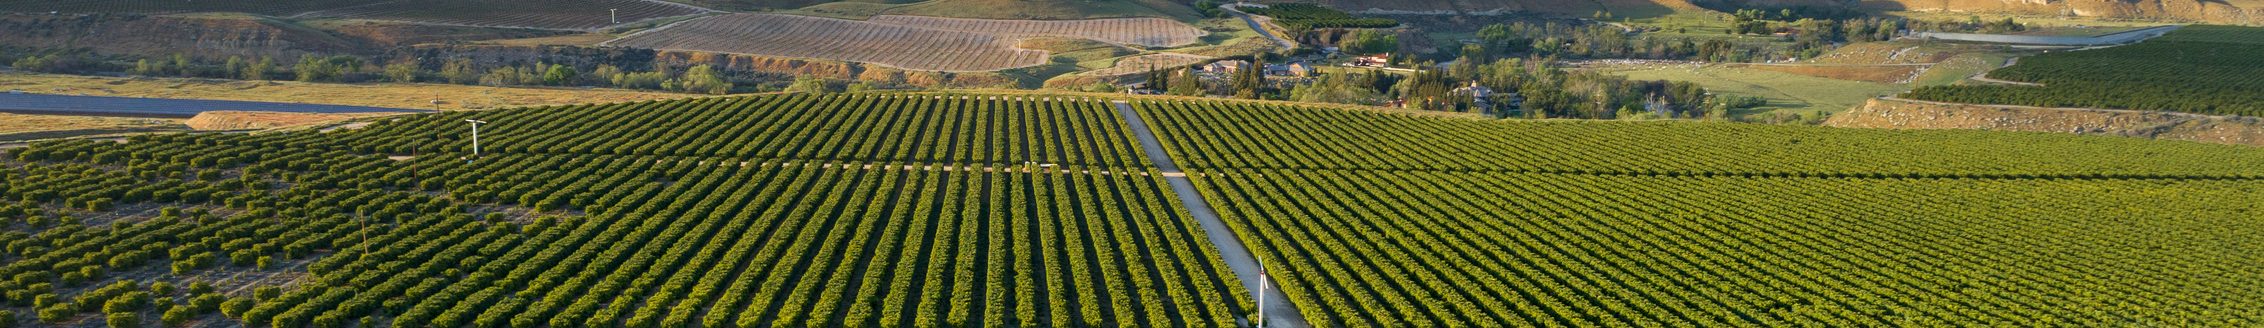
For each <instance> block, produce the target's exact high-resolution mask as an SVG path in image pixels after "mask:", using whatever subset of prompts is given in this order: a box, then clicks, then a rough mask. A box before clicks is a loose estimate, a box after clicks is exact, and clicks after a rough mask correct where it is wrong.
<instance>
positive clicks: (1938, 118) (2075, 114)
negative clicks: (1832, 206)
mask: <svg viewBox="0 0 2264 328" xmlns="http://www.w3.org/2000/svg"><path fill="white" fill-rule="evenodd" d="M1824 125H1825V126H1833V127H1845V128H1876V129H1963V130H1993V131H2030V132H2057V133H2073V134H2090V135H2112V136H2124V137H2134V138H2150V139H2167V140H2186V141H2198V142H2206V143H2220V144H2235V145H2250V146H2264V118H2256V117H2244V116H2210V115H2198V114H2185V113H2170V112H2150V111H2129V110H2104V109H2081V108H2043V107H2027V106H2000V105H1970V104H1952V103H1939V102H1930V101H1917V100H1907V99H1896V98H1878V99H1871V100H1870V101H1869V102H1866V103H1864V105H1863V106H1860V107H1856V108H1855V109H1853V110H1849V111H1847V112H1843V113H1838V114H1833V115H1832V117H1831V119H1828V120H1825V121H1824Z"/></svg>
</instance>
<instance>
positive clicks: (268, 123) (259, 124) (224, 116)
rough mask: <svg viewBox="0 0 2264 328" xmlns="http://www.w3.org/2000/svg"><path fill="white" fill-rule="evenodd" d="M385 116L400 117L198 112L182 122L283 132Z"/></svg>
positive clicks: (201, 127) (210, 127) (197, 126)
mask: <svg viewBox="0 0 2264 328" xmlns="http://www.w3.org/2000/svg"><path fill="white" fill-rule="evenodd" d="M386 115H399V113H353V114H317V113H278V112H248V111H210V112H203V113H197V116H196V117H191V118H189V120H188V121H186V122H184V124H187V125H188V126H189V128H190V129H195V130H200V131H216V130H254V129H282V128H297V127H309V126H316V125H324V124H329V123H335V122H340V121H345V120H351V119H357V118H364V117H376V116H386Z"/></svg>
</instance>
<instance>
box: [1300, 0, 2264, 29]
mask: <svg viewBox="0 0 2264 328" xmlns="http://www.w3.org/2000/svg"><path fill="white" fill-rule="evenodd" d="M1267 2H1307V3H1320V4H1324V5H1328V6H1331V7H1336V8H1338V9H1344V10H1346V11H1354V12H1366V13H1403V14H1450V13H1461V14H1491V13H1505V12H1527V13H1547V14H1565V15H1577V16H1586V15H1590V14H1593V13H1594V12H1596V11H1599V10H1603V11H1609V12H1612V13H1613V14H1614V15H1616V16H1621V17H1644V16H1650V15H1655V14H1663V13H1665V12H1669V11H1671V10H1680V9H1694V8H1696V6H1693V5H1692V4H1691V3H1692V2H1691V1H1685V0H1433V1H1401V0H1296V1H1267ZM1711 2H1715V3H1723V2H1727V3H1732V4H1730V5H1727V6H1726V7H1748V8H1777V7H1794V6H1818V7H1822V6H1857V7H1859V8H1862V9H1868V10H1878V11H1893V10H1906V11H1947V12H1974V13H2003V14H2019V15H2038V16H2076V17H2091V18H2106V19H2131V20H2162V21H2185V22H2208V23H2226V24H2243V25H2259V24H2264V0H1862V1H1860V2H1855V1H1841V0H1726V1H1724V0H1714V1H1711Z"/></svg>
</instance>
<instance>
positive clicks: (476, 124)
mask: <svg viewBox="0 0 2264 328" xmlns="http://www.w3.org/2000/svg"><path fill="white" fill-rule="evenodd" d="M464 122H471V123H472V157H480V124H487V121H481V120H469V119H467V120H464Z"/></svg>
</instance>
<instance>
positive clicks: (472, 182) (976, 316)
mask: <svg viewBox="0 0 2264 328" xmlns="http://www.w3.org/2000/svg"><path fill="white" fill-rule="evenodd" d="M465 120H478V121H483V122H488V123H487V125H484V126H482V127H481V135H480V137H479V138H480V139H479V140H478V141H479V146H478V148H474V147H473V146H472V145H471V144H472V141H473V140H470V138H471V137H470V136H469V133H467V132H468V131H466V130H467V126H466V124H467V123H466V122H465ZM475 152H477V154H478V155H474V153H475ZM6 155H7V156H5V157H0V168H5V169H4V170H0V197H4V199H10V200H11V201H9V202H0V218H5V219H6V221H5V222H0V223H5V224H4V225H0V229H4V230H6V231H5V233H0V244H5V245H8V251H9V252H8V253H7V255H8V256H5V257H0V275H4V276H8V277H13V278H12V279H9V280H6V281H0V292H5V295H11V296H9V299H10V300H11V301H12V302H6V303H0V309H4V310H7V311H12V312H13V313H37V315H36V316H34V315H23V314H19V315H16V316H14V317H12V318H9V319H11V320H16V321H17V322H15V324H16V325H17V326H95V325H99V324H100V323H107V324H109V325H127V323H125V322H119V321H121V320H123V321H131V323H133V324H138V325H140V326H154V325H156V324H158V322H159V321H160V320H161V319H159V318H168V319H162V320H164V321H167V322H176V323H179V322H187V321H194V322H201V323H210V324H218V325H236V324H242V325H246V326H283V327H297V326H337V325H341V323H349V322H363V323H369V324H372V325H379V326H388V327H459V326H467V325H472V326H501V325H531V326H540V325H549V326H557V327H564V326H630V327H659V326H668V327H681V326H688V325H693V324H697V325H700V326H703V327H727V326H736V327H765V326H813V327H830V326H907V327H924V326H944V325H949V326H982V325H1006V326H1020V325H1028V326H1054V327H1067V326H1150V327H1166V326H1200V327H1232V326H1238V325H1239V324H1238V323H1237V321H1238V320H1241V318H1249V317H1251V316H1252V315H1253V314H1255V313H1254V312H1255V309H1256V306H1255V305H1256V299H1255V298H1257V297H1258V296H1260V295H1265V297H1268V300H1267V302H1268V303H1266V304H1267V305H1268V306H1269V307H1268V309H1269V310H1268V311H1267V318H1268V320H1300V319H1301V320H1307V321H1309V322H1311V323H1313V324H1315V325H1316V326H1322V327H1333V326H1338V325H1342V326H1356V327H1364V326H1403V325H1404V326H1426V325H1437V326H1466V325H1483V324H1480V323H1508V324H1509V325H1536V326H1538V325H1566V326H1577V325H1594V326H1688V325H1698V326H1734V325H1752V326H1822V325H1850V326H1861V325H1878V326H1889V325H1896V324H1898V323H1930V324H1937V325H1979V324H1986V323H1997V322H2049V323H2059V324H2067V325H2074V326H2097V325H2112V324H2114V323H2132V322H2138V323H2178V324H2189V325H2197V326H2238V325H2241V324H2243V323H2250V322H2256V321H2257V320H2264V313H2260V312H2257V311H2256V310H2255V309H2258V308H2264V307H2259V304H2258V303H2257V302H2258V301H2257V300H2258V299H2259V298H2256V297H2252V296H2256V295H2264V287H2259V286H2258V285H2256V284H2251V283H2248V280H2247V277H2254V276H2257V275H2260V274H2264V267H2258V266H2254V265H2250V264H2253V263H2256V262H2257V261H2259V260H2264V258H2260V257H2264V254H2259V253H2256V252H2249V251H2246V250H2248V249H2254V248H2256V247H2260V246H2264V244H2260V243H2264V240H2259V239H2256V238H2250V237H2252V236H2254V235H2255V234H2256V233H2257V232H2259V231H2264V221H2259V220H2255V219H2254V215H2253V213H2256V212H2257V211H2264V193H2258V192H2256V190H2258V188H2264V170H2260V169H2259V168H2264V150H2260V149H2257V148H2250V147H2236V146H2226V145H2208V144H2199V143H2182V142H2156V141H2150V140H2138V139H2122V138H2103V137H2089V136H2070V135H2054V134H2038V133H1990V132H1974V131H1888V130H1852V129H1832V128H1821V127H1799V126H1769V125H1747V124H1721V123H1697V122H1591V121H1491V120H1478V119H1467V118H1448V117H1432V116H1417V115H1405V114H1404V113H1400V112H1383V111H1364V110H1344V109H1335V108H1318V107H1307V106H1299V105H1283V104H1279V103H1259V102H1234V101H1188V100H1184V99H1164V98H1137V99H1130V100H1129V101H1127V102H1110V101H1107V100H1103V99H1090V98H1084V97H1076V96H1067V97H1065V96H1001V95H988V94H847V95H843V94H836V95H811V94H773V95H759V96H742V97H715V98H700V99H686V100H672V101H643V102H633V103H619V104H603V105H596V104H593V105H570V106H549V107H538V108H520V109H505V110H494V111H473V112H447V113H437V114H418V115H408V116H397V117H393V118H389V119H386V120H382V121H377V122H373V123H371V124H369V125H367V126H366V127H362V128H358V129H349V130H339V131H330V132H323V131H295V132H276V133H263V134H248V135H246V134H201V135H154V136H140V137H134V138H130V139H127V140H125V141H124V142H115V141H98V140H75V141H60V142H42V143H37V144H32V145H29V146H27V147H22V148H14V149H11V150H8V151H7V152H6ZM1174 163H1176V164H1174ZM1200 204H1215V207H1213V206H1211V205H1200ZM1192 208H1199V209H1200V210H1191V209H1192ZM1213 209H1215V210H1216V211H1215V212H1214V211H1213ZM1253 258H1254V259H1262V260H1263V262H1262V263H1263V266H1262V267H1261V266H1259V265H1258V264H1257V262H1255V261H1254V260H1253ZM85 259H102V260H100V261H90V260H85ZM1258 270H1263V271H1264V272H1268V277H1269V278H1270V281H1271V282H1272V283H1273V284H1274V286H1278V288H1279V289H1278V290H1258V289H1255V287H1256V286H1255V284H1254V282H1253V281H1252V280H1255V279H1253V278H1254V273H1256V272H1257V271H1258ZM1692 286H1700V287H1692ZM2162 286H2192V287H2191V288H2166V287H2162ZM1281 295H1286V296H1281ZM1603 295H1612V296H1603ZM27 299H29V300H35V301H21V300H27ZM1285 300H1286V301H1288V302H1284V301H1285ZM1432 300H1438V301H1432ZM157 309H166V310H165V311H159V310H157ZM1284 310H1287V311H1286V313H1285V311H1284ZM161 312H163V313H166V314H160V313H161Z"/></svg>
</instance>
